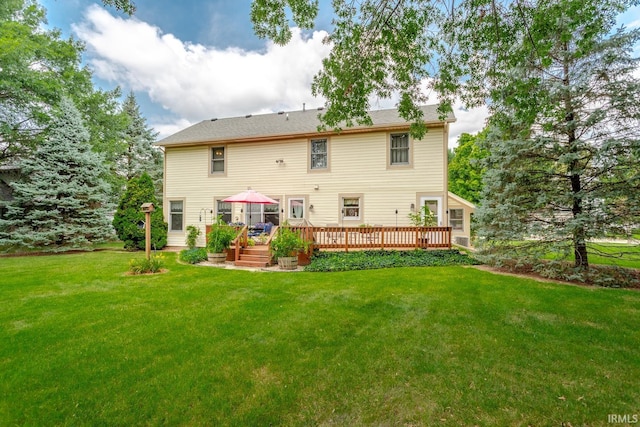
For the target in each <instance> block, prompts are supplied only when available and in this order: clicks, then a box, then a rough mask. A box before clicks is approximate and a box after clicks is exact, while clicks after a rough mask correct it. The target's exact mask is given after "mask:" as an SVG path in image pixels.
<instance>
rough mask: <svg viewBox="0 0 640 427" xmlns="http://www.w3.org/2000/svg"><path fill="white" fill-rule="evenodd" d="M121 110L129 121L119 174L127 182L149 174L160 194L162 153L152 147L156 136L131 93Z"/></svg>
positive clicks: (157, 192)
mask: <svg viewBox="0 0 640 427" xmlns="http://www.w3.org/2000/svg"><path fill="white" fill-rule="evenodd" d="M122 110H123V113H124V115H125V117H127V119H128V121H129V125H128V126H127V128H126V130H125V132H124V152H123V153H122V156H121V159H120V162H119V168H118V169H119V173H120V175H121V176H123V177H124V178H125V179H126V180H127V181H129V180H130V179H132V178H134V177H140V176H141V175H142V174H143V173H145V172H146V173H147V174H149V176H150V177H151V179H152V180H153V183H154V186H155V188H156V194H161V193H162V162H163V158H162V151H160V150H159V149H158V148H156V147H154V146H153V143H154V142H155V140H156V138H157V136H158V134H157V132H154V131H153V130H152V129H150V128H149V127H148V126H147V123H146V119H145V118H144V117H143V116H142V114H141V112H140V107H139V106H138V103H137V102H136V98H135V95H134V94H133V92H131V93H129V95H128V96H127V98H126V99H125V101H124V103H123V104H122Z"/></svg>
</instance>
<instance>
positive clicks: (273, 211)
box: [245, 199, 280, 227]
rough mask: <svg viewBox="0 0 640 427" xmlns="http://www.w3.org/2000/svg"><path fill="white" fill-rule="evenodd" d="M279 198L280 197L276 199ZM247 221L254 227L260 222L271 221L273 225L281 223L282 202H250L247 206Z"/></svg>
mask: <svg viewBox="0 0 640 427" xmlns="http://www.w3.org/2000/svg"><path fill="white" fill-rule="evenodd" d="M274 200H278V199H274ZM245 222H246V224H247V225H249V226H251V227H253V226H254V225H256V224H257V223H259V222H270V223H272V224H273V225H279V224H280V203H273V204H268V205H267V204H264V205H263V204H260V203H250V204H248V205H247V207H246V215H245Z"/></svg>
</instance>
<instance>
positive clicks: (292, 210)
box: [289, 198, 304, 219]
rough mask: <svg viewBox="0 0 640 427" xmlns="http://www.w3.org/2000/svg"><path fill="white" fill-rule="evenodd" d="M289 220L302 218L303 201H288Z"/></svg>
mask: <svg viewBox="0 0 640 427" xmlns="http://www.w3.org/2000/svg"><path fill="white" fill-rule="evenodd" d="M289 218H291V219H302V218H304V199H302V198H299V199H289Z"/></svg>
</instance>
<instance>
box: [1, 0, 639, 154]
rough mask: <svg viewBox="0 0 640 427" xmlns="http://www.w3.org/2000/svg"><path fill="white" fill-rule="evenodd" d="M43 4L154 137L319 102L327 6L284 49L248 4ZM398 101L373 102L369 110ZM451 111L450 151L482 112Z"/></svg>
mask: <svg viewBox="0 0 640 427" xmlns="http://www.w3.org/2000/svg"><path fill="white" fill-rule="evenodd" d="M0 1H1V0H0ZM39 2H40V3H41V4H42V5H43V6H44V7H45V8H46V9H47V18H48V21H49V26H50V27H55V28H58V29H60V30H61V31H62V33H63V35H64V36H65V37H68V36H73V37H74V38H76V39H79V40H81V41H82V42H84V43H85V45H86V52H85V54H84V56H83V57H84V61H85V63H86V64H87V65H88V66H89V67H90V68H91V69H92V71H93V75H94V80H95V82H96V84H97V85H98V86H100V87H102V88H104V89H112V88H114V87H116V86H120V87H121V88H122V90H123V93H124V94H126V93H128V92H129V91H131V90H133V91H134V93H135V95H136V98H137V99H138V102H139V104H140V106H141V109H142V112H143V114H144V115H145V117H146V118H147V122H148V123H149V125H150V126H151V127H153V128H154V129H155V130H156V131H158V132H159V134H160V138H162V137H164V136H168V135H170V134H172V133H174V132H177V131H178V130H181V129H183V128H185V127H187V126H189V125H191V124H194V123H197V122H199V121H201V120H206V119H209V118H213V117H231V116H239V115H246V114H259V113H267V112H276V111H281V110H300V109H302V104H303V103H305V104H306V105H307V107H308V108H314V107H318V106H321V105H323V103H324V100H322V99H319V98H314V97H313V96H312V95H311V81H312V78H313V76H314V75H315V74H316V73H317V72H318V70H319V69H320V67H321V61H322V59H323V58H324V57H325V56H326V55H328V53H329V48H328V46H327V45H324V44H323V43H322V40H323V38H324V36H325V35H326V31H327V30H329V29H330V26H331V19H332V8H331V1H330V0H320V14H319V17H318V19H317V20H316V29H315V30H314V31H306V32H302V31H299V30H296V31H295V32H294V37H293V40H292V41H291V43H289V44H288V45H287V46H283V47H282V46H276V45H274V44H272V43H270V42H269V41H265V40H261V39H259V38H257V37H256V36H255V35H254V34H253V29H252V24H251V21H250V16H249V11H250V5H251V0H206V1H203V0H181V1H176V0H135V3H136V6H137V11H136V13H135V15H134V16H133V17H129V16H128V15H125V14H123V13H121V12H118V11H116V10H115V9H113V8H111V7H105V6H103V5H102V3H101V2H100V1H91V0H39ZM620 22H621V23H626V24H628V25H630V26H639V25H640V8H639V7H635V8H633V9H630V10H629V11H627V13H626V14H625V15H623V16H621V17H620ZM636 54H639V52H638V50H636ZM430 102H437V100H436V99H433V98H432V99H431V100H430ZM394 103H395V100H393V99H392V100H377V101H376V102H374V105H373V108H389V107H393V106H394ZM455 114H456V117H457V119H458V121H457V122H456V123H455V124H454V125H453V126H452V128H451V135H450V141H449V145H450V146H452V145H453V144H454V143H455V141H456V139H457V137H458V135H459V134H460V133H462V132H471V133H473V132H476V131H478V130H480V129H481V128H482V127H483V125H484V119H485V118H486V108H477V109H473V110H465V109H462V108H461V107H460V106H458V108H456V111H455Z"/></svg>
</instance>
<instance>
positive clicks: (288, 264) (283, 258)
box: [271, 223, 307, 270]
mask: <svg viewBox="0 0 640 427" xmlns="http://www.w3.org/2000/svg"><path fill="white" fill-rule="evenodd" d="M306 248H307V244H306V242H305V241H304V240H303V239H302V237H300V234H299V233H297V232H295V231H293V230H292V229H291V228H289V224H287V223H285V224H283V226H282V227H280V228H279V229H278V233H277V234H276V236H275V237H274V238H273V240H271V254H272V255H273V257H274V258H275V259H276V260H277V261H278V265H279V266H280V269H282V270H295V269H296V268H298V253H300V252H302V251H304V250H306Z"/></svg>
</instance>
